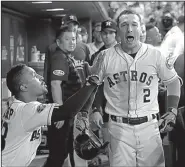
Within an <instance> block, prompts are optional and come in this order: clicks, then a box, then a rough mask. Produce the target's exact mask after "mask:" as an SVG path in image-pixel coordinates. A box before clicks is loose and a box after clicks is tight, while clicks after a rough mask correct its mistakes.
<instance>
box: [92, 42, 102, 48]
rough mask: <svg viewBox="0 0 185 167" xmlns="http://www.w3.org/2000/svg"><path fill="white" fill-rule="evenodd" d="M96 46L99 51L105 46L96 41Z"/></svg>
mask: <svg viewBox="0 0 185 167" xmlns="http://www.w3.org/2000/svg"><path fill="white" fill-rule="evenodd" d="M94 45H95V46H96V48H97V49H100V48H101V47H102V46H103V42H99V41H96V40H95V41H94Z"/></svg>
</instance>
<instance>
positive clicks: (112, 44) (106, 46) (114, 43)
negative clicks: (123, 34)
mask: <svg viewBox="0 0 185 167" xmlns="http://www.w3.org/2000/svg"><path fill="white" fill-rule="evenodd" d="M116 44H117V41H114V42H113V43H111V44H110V45H105V48H110V47H112V46H114V45H116Z"/></svg>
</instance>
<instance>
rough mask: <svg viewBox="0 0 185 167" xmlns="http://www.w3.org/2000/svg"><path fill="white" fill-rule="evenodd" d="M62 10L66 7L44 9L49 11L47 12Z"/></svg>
mask: <svg viewBox="0 0 185 167" xmlns="http://www.w3.org/2000/svg"><path fill="white" fill-rule="evenodd" d="M62 10H64V8H53V9H45V10H44V11H47V12H55V11H62Z"/></svg>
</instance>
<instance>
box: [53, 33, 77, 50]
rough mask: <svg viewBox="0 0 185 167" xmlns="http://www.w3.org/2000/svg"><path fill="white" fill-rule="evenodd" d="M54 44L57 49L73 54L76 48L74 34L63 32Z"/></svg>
mask: <svg viewBox="0 0 185 167" xmlns="http://www.w3.org/2000/svg"><path fill="white" fill-rule="evenodd" d="M56 42H57V45H58V46H59V48H60V49H61V50H63V51H64V52H73V51H74V50H75V48H76V33H75V32H64V33H63V35H61V36H60V37H59V39H57V40H56Z"/></svg>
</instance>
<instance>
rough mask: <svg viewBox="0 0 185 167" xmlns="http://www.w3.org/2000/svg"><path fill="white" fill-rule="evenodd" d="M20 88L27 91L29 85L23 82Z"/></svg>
mask: <svg viewBox="0 0 185 167" xmlns="http://www.w3.org/2000/svg"><path fill="white" fill-rule="evenodd" d="M19 89H20V90H21V91H22V92H26V91H27V85H26V84H22V85H20V87H19Z"/></svg>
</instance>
